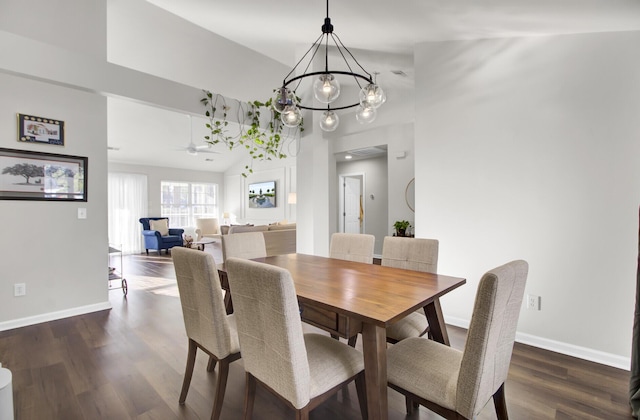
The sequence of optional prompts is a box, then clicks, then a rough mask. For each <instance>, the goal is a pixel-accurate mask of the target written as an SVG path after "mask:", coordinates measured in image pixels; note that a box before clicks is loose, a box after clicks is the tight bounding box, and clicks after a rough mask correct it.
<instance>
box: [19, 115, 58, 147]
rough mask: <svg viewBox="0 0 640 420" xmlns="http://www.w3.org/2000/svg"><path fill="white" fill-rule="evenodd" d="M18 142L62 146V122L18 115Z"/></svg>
mask: <svg viewBox="0 0 640 420" xmlns="http://www.w3.org/2000/svg"><path fill="white" fill-rule="evenodd" d="M18 141H21V142H30V143H46V144H55V145H57V146H64V121H59V120H52V119H51V118H43V117H36V116H33V115H25V114H18Z"/></svg>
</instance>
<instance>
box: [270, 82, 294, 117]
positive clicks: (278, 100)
mask: <svg viewBox="0 0 640 420" xmlns="http://www.w3.org/2000/svg"><path fill="white" fill-rule="evenodd" d="M295 104H297V100H296V95H295V94H294V93H293V92H291V91H290V90H289V89H287V88H285V87H281V88H278V89H274V90H273V96H272V97H271V107H272V108H273V109H274V111H276V112H282V111H284V109H285V107H287V106H288V105H295Z"/></svg>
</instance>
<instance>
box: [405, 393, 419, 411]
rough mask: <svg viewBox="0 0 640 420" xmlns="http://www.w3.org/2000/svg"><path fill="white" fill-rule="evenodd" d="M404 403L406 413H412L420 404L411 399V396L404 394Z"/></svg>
mask: <svg viewBox="0 0 640 420" xmlns="http://www.w3.org/2000/svg"><path fill="white" fill-rule="evenodd" d="M404 405H405V408H406V410H407V415H411V414H413V412H414V411H415V410H416V409H417V408H418V407H420V404H418V402H417V401H413V400H412V399H411V398H409V396H407V395H405V396H404Z"/></svg>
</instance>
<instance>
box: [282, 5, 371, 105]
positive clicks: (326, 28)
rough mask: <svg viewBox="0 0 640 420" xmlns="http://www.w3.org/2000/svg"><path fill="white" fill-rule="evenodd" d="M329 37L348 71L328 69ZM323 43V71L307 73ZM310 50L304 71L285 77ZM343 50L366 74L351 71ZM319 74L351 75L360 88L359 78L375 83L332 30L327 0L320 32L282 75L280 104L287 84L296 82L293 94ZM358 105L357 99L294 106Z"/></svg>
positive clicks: (284, 101) (298, 64) (283, 103)
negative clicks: (346, 103)
mask: <svg viewBox="0 0 640 420" xmlns="http://www.w3.org/2000/svg"><path fill="white" fill-rule="evenodd" d="M329 38H331V39H332V40H333V44H334V45H335V47H336V49H337V50H338V52H339V53H340V55H341V56H342V59H343V60H344V62H345V63H346V65H347V68H348V69H349V71H344V70H329ZM323 44H324V46H325V49H324V60H325V69H324V71H314V72H310V73H307V70H308V69H309V67H310V66H311V63H313V59H314V58H315V56H316V54H317V53H318V50H319V49H320V46H321V45H323ZM312 51H313V53H312V55H311V58H310V59H309V62H308V63H307V66H306V67H305V69H304V73H303V74H301V75H299V76H295V77H292V78H290V79H287V78H288V77H289V76H291V75H292V74H293V73H294V72H295V70H296V69H297V68H298V66H300V64H301V63H302V62H303V61H304V60H305V58H306V57H307V56H308V55H309V53H311V52H312ZM345 52H346V53H347V54H348V55H349V57H351V59H352V60H353V62H354V63H355V64H357V65H358V67H360V69H361V70H362V71H363V72H364V73H365V74H366V75H364V74H360V73H356V72H354V71H353V68H352V66H351V64H350V63H349V60H348V59H347V57H346V55H345ZM320 75H343V76H351V77H353V78H354V80H355V81H356V84H357V85H358V87H359V88H360V89H362V85H361V84H360V80H364V81H366V82H367V83H368V84H375V81H374V80H373V76H371V74H370V73H369V72H368V71H366V70H365V69H364V67H362V65H361V64H360V63H359V62H358V60H357V59H356V58H355V57H354V55H353V54H352V53H351V51H349V49H348V48H347V47H345V45H344V44H343V43H342V41H341V40H340V37H339V36H338V35H337V34H335V33H334V32H333V25H332V24H331V18H330V17H329V0H327V17H326V18H325V19H324V24H323V25H322V34H321V35H320V36H319V37H318V38H317V39H316V40H315V41H314V42H313V44H312V45H311V47H310V48H309V49H308V50H307V52H306V53H305V54H304V55H303V56H302V58H301V59H300V60H299V61H298V62H297V63H296V65H295V66H293V68H292V69H291V71H290V72H289V73H288V74H287V75H286V76H285V77H284V80H283V81H282V88H281V89H282V90H283V94H282V95H281V101H282V103H281V104H282V105H286V101H287V96H286V94H285V93H286V90H287V89H288V86H290V85H292V84H293V83H295V82H298V83H297V85H296V86H295V88H293V89H291V91H292V92H293V93H294V94H295V92H296V89H298V87H299V86H300V83H301V82H302V80H303V79H306V78H308V77H314V76H320ZM358 105H360V101H359V100H358V102H356V103H354V104H351V105H344V106H339V107H332V106H331V104H327V106H326V107H322V108H320V107H314V106H306V105H302V104H300V103H296V106H297V107H298V108H301V109H307V110H311V111H338V110H342V109H348V108H353V107H356V106H358Z"/></svg>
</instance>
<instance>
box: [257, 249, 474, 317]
mask: <svg viewBox="0 0 640 420" xmlns="http://www.w3.org/2000/svg"><path fill="white" fill-rule="evenodd" d="M254 261H258V262H263V263H266V264H271V265H276V266H278V267H282V268H286V269H287V270H289V272H290V273H291V276H292V277H293V280H294V282H295V286H296V294H297V295H298V299H299V301H300V302H301V303H306V302H308V303H313V304H315V305H316V306H322V307H324V308H326V309H329V310H332V311H335V312H337V313H341V314H344V315H347V316H349V317H352V318H354V319H358V320H361V321H363V322H366V323H369V324H375V325H378V326H381V327H386V326H388V325H390V324H392V323H394V322H395V321H397V320H399V319H401V318H403V317H404V316H406V315H408V314H410V313H411V312H413V311H414V310H416V309H418V308H421V307H423V306H425V305H426V304H428V303H430V302H432V301H433V300H435V299H438V298H439V297H440V296H442V295H444V294H446V293H448V292H450V291H451V290H453V289H455V288H457V287H459V286H461V285H463V284H464V283H465V282H466V280H465V279H462V278H458V277H450V276H444V275H439V274H433V273H424V272H420V271H410V270H403V269H399V268H392V267H384V266H380V265H375V264H364V263H355V262H351V261H343V260H338V259H334V258H325V257H318V256H314V255H305V254H286V255H277V256H272V257H265V258H256V259H254Z"/></svg>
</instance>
